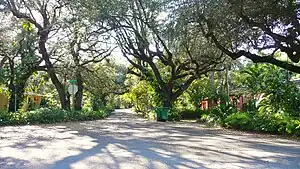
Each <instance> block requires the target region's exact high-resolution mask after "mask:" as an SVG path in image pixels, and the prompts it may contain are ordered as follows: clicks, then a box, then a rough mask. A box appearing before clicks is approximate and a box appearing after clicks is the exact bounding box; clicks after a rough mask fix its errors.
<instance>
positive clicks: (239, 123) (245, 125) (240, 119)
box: [224, 113, 253, 130]
mask: <svg viewBox="0 0 300 169" xmlns="http://www.w3.org/2000/svg"><path fill="white" fill-rule="evenodd" d="M252 120H253V119H252V117H251V116H250V115H249V114H247V113H233V114H231V115H229V116H228V117H227V118H226V119H225V120H224V121H225V125H226V126H227V127H229V128H234V129H242V130H251V129H252V128H253V127H252Z"/></svg>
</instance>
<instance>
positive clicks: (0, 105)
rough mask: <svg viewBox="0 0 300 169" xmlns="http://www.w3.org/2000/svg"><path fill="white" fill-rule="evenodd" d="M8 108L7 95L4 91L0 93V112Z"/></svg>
mask: <svg viewBox="0 0 300 169" xmlns="http://www.w3.org/2000/svg"><path fill="white" fill-rule="evenodd" d="M7 108H8V97H7V95H6V94H4V93H0V112H2V111H7Z"/></svg>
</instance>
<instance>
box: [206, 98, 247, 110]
mask: <svg viewBox="0 0 300 169" xmlns="http://www.w3.org/2000/svg"><path fill="white" fill-rule="evenodd" d="M229 98H230V102H231V104H232V105H234V107H235V108H236V109H237V110H239V111H241V110H243V103H244V102H243V101H244V98H243V96H242V95H241V96H234V95H231V96H230V97H229ZM220 104H221V99H218V100H214V99H208V98H206V99H204V100H202V101H201V109H202V110H208V109H212V108H213V107H215V106H220Z"/></svg>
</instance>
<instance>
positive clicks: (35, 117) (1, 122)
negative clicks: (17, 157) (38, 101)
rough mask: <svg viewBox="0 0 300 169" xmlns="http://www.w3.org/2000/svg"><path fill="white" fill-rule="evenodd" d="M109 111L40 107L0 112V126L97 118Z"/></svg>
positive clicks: (102, 116) (105, 109) (107, 113)
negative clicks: (13, 111) (30, 109)
mask: <svg viewBox="0 0 300 169" xmlns="http://www.w3.org/2000/svg"><path fill="white" fill-rule="evenodd" d="M111 111H112V110H111V109H107V108H103V109H100V110H97V111H92V110H83V111H66V110H62V109H57V108H40V109H37V110H32V111H18V112H15V113H8V112H1V113H0V126H8V125H30V124H49V123H58V122H71V121H88V120H98V119H103V118H105V117H107V116H108V115H109V113H110V112H111Z"/></svg>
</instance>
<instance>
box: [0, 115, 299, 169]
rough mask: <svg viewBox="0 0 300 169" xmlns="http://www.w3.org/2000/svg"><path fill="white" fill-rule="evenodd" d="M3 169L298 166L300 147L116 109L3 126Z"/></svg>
mask: <svg viewBox="0 0 300 169" xmlns="http://www.w3.org/2000/svg"><path fill="white" fill-rule="evenodd" d="M0 129H1V131H0V168H1V169H2V168H3V169H10V168H46V169H47V168H49V169H50V168H52V169H59V168H63V169H64V168H67V169H68V168H72V169H88V168H95V169H98V168H99V169H100V168H103V169H107V168H126V169H127V168H128V169H131V168H159V169H160V168H162V169H164V168H180V169H181V168H182V169H189V168H231V169H234V168H291V169H293V168H295V169H296V168H299V166H300V143H299V142H296V141H290V140H286V139H282V138H276V137H274V138H273V137H269V136H264V135H258V136H257V135H253V134H249V133H242V132H231V131H224V130H222V129H216V128H215V129H209V128H203V127H201V126H200V125H199V124H197V123H173V122H167V123H161V122H154V121H146V120H145V119H141V118H138V117H137V116H135V114H134V113H132V112H131V111H130V110H117V111H115V112H114V113H113V114H112V115H111V116H110V117H109V118H108V119H105V120H98V121H90V122H78V123H65V124H63V123H61V124H54V125H39V126H20V127H2V128H0Z"/></svg>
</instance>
